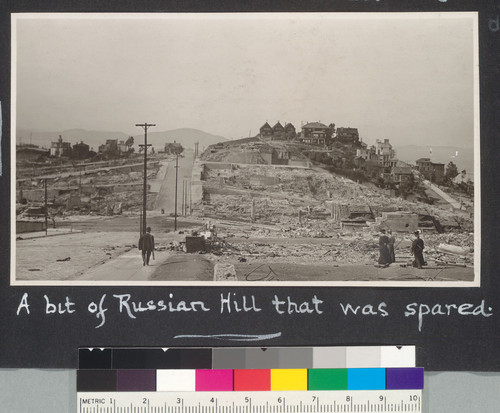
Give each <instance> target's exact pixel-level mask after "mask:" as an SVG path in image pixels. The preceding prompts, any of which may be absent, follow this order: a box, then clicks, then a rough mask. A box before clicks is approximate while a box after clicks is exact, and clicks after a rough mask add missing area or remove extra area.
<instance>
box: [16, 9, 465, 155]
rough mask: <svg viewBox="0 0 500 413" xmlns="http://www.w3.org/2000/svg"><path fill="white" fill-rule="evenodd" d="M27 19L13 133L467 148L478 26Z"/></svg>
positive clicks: (288, 17)
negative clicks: (326, 130)
mask: <svg viewBox="0 0 500 413" xmlns="http://www.w3.org/2000/svg"><path fill="white" fill-rule="evenodd" d="M121 16H122V17H121V18H120V17H119V16H118V15H116V14H115V15H113V14H111V15H105V16H104V15H96V14H94V15H93V14H86V15H85V16H84V15H81V14H80V15H79V14H74V15H67V14H66V15H64V14H61V15H57V16H56V15H52V16H50V15H43V14H39V15H23V16H21V15H18V16H17V19H16V22H15V23H16V24H15V25H14V26H13V31H14V32H13V35H14V36H13V38H14V40H13V42H14V47H13V49H14V59H13V61H14V64H15V65H16V66H15V82H13V83H14V85H15V99H16V100H15V108H16V111H15V113H16V117H15V121H16V124H17V127H18V128H22V129H28V130H33V131H36V130H40V131H59V130H66V129H74V128H82V129H87V130H107V131H121V132H125V133H129V134H137V133H141V131H140V130H139V128H136V127H135V126H134V125H135V124H136V123H144V122H148V123H155V124H156V125H157V126H156V127H155V130H156V131H162V130H171V129H176V128H183V127H189V128H196V129H201V130H203V131H205V132H209V133H212V134H216V135H222V136H224V137H226V138H228V139H238V138H241V137H246V136H249V135H252V136H253V135H255V134H257V133H258V129H259V128H260V126H262V125H263V124H264V123H265V122H266V121H267V122H269V123H270V124H271V126H273V125H274V124H275V123H276V122H277V121H280V122H281V123H284V122H292V123H293V124H294V125H295V126H296V127H297V129H300V126H301V124H302V123H306V122H313V121H320V122H322V123H325V124H327V125H328V124H330V123H335V125H336V126H337V127H342V126H343V127H356V128H358V129H359V132H360V136H361V137H362V138H363V140H364V141H365V142H367V143H369V144H370V143H374V142H375V140H376V139H390V141H391V143H393V145H399V146H401V145H411V144H417V145H455V146H469V147H470V146H472V145H473V137H474V132H475V126H474V125H475V123H474V119H475V117H474V115H475V105H474V102H475V81H474V75H475V68H474V65H475V59H474V55H475V47H474V35H473V32H474V30H473V28H474V19H475V17H474V16H472V15H471V14H456V13H444V14H437V13H426V14H417V13H407V14H396V13H392V14H382V13H377V14H376V16H375V15H366V14H359V13H356V14H347V15H346V14H336V13H318V14H313V13H310V14H309V13H307V14H306V13H295V14H268V13H265V14H224V15H222V14H212V15H207V14H156V15H121Z"/></svg>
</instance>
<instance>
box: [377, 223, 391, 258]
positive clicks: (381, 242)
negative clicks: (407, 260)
mask: <svg viewBox="0 0 500 413" xmlns="http://www.w3.org/2000/svg"><path fill="white" fill-rule="evenodd" d="M388 244H389V237H388V236H387V235H385V229H381V230H380V237H379V239H378V246H379V257H378V263H379V265H381V266H382V267H388V266H389V264H390V263H391V256H390V254H389V248H388V247H387V245H388Z"/></svg>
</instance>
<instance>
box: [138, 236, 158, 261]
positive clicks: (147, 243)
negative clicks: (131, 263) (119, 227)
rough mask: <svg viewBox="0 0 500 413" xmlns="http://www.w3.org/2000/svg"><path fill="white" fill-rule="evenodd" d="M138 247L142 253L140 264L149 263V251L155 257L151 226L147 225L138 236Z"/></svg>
mask: <svg viewBox="0 0 500 413" xmlns="http://www.w3.org/2000/svg"><path fill="white" fill-rule="evenodd" d="M139 249H140V250H141V253H142V265H143V266H144V265H149V258H150V257H151V253H153V259H155V237H153V236H152V235H151V227H147V228H146V233H145V234H142V235H141V237H140V238H139Z"/></svg>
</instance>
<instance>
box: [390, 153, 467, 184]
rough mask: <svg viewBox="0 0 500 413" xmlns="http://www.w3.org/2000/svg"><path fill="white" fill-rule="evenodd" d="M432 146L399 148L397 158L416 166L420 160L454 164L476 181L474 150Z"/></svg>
mask: <svg viewBox="0 0 500 413" xmlns="http://www.w3.org/2000/svg"><path fill="white" fill-rule="evenodd" d="M430 148H431V147H430V146H418V145H407V146H397V147H395V148H394V149H395V150H396V157H397V158H398V159H399V160H401V161H404V162H408V163H409V164H412V165H415V161H416V160H417V159H420V158H430V159H431V161H432V162H436V163H444V164H445V167H446V165H448V163H450V162H453V163H454V164H455V165H457V168H458V170H459V171H463V170H464V169H465V170H466V171H467V176H468V178H470V179H472V180H474V149H473V148H463V147H458V146H432V154H431V153H430Z"/></svg>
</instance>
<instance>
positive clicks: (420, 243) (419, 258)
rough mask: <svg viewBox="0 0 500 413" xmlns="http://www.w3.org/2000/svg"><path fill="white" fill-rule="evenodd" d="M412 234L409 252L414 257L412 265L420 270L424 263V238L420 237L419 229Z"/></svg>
mask: <svg viewBox="0 0 500 413" xmlns="http://www.w3.org/2000/svg"><path fill="white" fill-rule="evenodd" d="M414 234H415V239H414V240H413V242H412V243H411V252H412V254H413V256H414V257H415V259H414V260H413V266H414V267H417V268H418V269H420V270H421V269H422V265H424V240H423V239H421V238H420V231H415V232H414Z"/></svg>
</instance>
